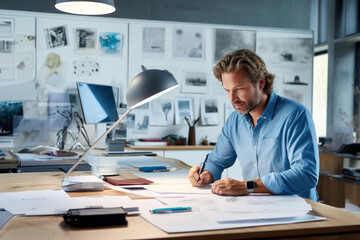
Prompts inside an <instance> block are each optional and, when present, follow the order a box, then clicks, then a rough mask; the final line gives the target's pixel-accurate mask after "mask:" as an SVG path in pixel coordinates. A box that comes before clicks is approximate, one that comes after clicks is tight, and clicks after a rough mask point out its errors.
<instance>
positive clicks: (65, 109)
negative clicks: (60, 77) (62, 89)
mask: <svg viewBox="0 0 360 240" xmlns="http://www.w3.org/2000/svg"><path fill="white" fill-rule="evenodd" d="M71 119H72V107H71V104H70V99H69V95H68V94H67V93H52V94H51V95H50V96H49V104H48V124H49V129H50V130H59V129H63V128H64V127H65V128H66V129H67V128H68V126H70V123H71Z"/></svg>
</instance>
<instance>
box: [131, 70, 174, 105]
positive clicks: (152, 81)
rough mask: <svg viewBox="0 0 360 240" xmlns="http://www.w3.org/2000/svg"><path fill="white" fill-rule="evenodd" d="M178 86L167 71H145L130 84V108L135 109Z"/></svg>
mask: <svg viewBox="0 0 360 240" xmlns="http://www.w3.org/2000/svg"><path fill="white" fill-rule="evenodd" d="M178 86H179V84H178V82H177V81H176V79H175V78H174V76H173V75H172V74H171V73H170V72H168V71H166V70H158V69H149V70H145V71H143V72H141V73H139V74H138V75H136V76H135V77H134V79H133V80H132V81H131V83H130V84H129V87H128V89H127V91H126V101H127V105H128V108H130V109H134V108H136V107H138V106H140V105H142V104H144V103H146V102H149V101H151V100H152V99H154V98H157V97H159V96H160V95H163V94H165V93H167V92H169V91H171V90H172V89H174V88H176V87H178Z"/></svg>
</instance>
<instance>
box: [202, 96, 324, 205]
mask: <svg viewBox="0 0 360 240" xmlns="http://www.w3.org/2000/svg"><path fill="white" fill-rule="evenodd" d="M236 158H238V159H239V162H240V165H241V168H242V174H243V177H244V180H245V181H249V180H254V179H258V178H261V180H262V182H263V183H264V185H265V187H266V188H267V189H269V190H270V191H271V192H272V193H274V194H297V195H299V196H301V197H305V198H309V199H311V200H315V201H317V200H318V195H317V192H316V188H315V187H316V184H317V181H318V178H319V154H318V145H317V140H316V133H315V126H314V123H313V121H312V118H311V115H310V112H309V111H308V110H307V109H306V108H305V107H304V106H303V105H302V104H300V103H298V102H295V101H292V100H290V99H286V98H283V97H280V96H278V95H276V94H275V93H272V94H271V95H270V98H269V101H268V104H267V105H266V108H265V110H264V112H263V114H262V115H261V117H260V118H259V119H258V121H257V125H256V126H255V127H254V126H253V124H252V122H251V118H250V115H249V114H248V113H247V114H238V113H237V112H236V111H234V112H233V113H232V114H231V115H230V116H229V118H228V120H227V121H226V123H225V126H224V127H223V129H222V134H221V136H220V138H219V140H218V142H217V143H216V146H215V149H214V151H212V152H211V153H210V154H209V157H208V160H207V163H206V166H205V169H206V170H208V171H209V172H211V174H212V176H213V179H214V181H216V180H218V179H220V177H221V173H222V171H223V170H224V169H225V168H228V167H230V166H232V165H233V164H234V162H235V160H236Z"/></svg>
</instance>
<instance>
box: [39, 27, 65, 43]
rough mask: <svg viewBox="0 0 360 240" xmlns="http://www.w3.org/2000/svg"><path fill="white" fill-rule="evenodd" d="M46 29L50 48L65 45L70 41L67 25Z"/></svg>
mask: <svg viewBox="0 0 360 240" xmlns="http://www.w3.org/2000/svg"><path fill="white" fill-rule="evenodd" d="M44 31H45V37H46V43H47V47H48V48H56V47H63V46H67V45H68V42H69V41H68V36H67V29H66V25H63V26H59V27H53V28H46V29H45V30H44Z"/></svg>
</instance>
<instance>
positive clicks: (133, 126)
mask: <svg viewBox="0 0 360 240" xmlns="http://www.w3.org/2000/svg"><path fill="white" fill-rule="evenodd" d="M149 118H150V116H149V103H146V104H144V105H141V106H139V107H137V108H136V109H134V110H133V111H132V113H131V114H129V115H128V116H127V123H126V127H127V132H129V133H147V132H148V131H149Z"/></svg>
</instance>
